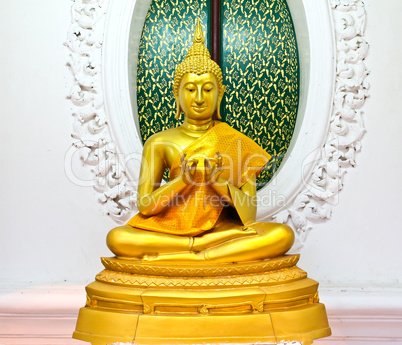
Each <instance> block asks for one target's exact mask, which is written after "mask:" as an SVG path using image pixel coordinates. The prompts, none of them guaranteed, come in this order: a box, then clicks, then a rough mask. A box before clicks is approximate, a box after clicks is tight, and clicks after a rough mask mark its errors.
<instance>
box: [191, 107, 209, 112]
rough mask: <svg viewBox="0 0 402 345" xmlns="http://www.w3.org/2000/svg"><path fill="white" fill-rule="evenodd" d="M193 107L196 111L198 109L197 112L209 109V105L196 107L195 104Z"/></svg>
mask: <svg viewBox="0 0 402 345" xmlns="http://www.w3.org/2000/svg"><path fill="white" fill-rule="evenodd" d="M191 108H193V109H194V111H196V112H197V113H202V112H203V111H204V110H205V109H207V108H208V107H196V106H193V107H191Z"/></svg>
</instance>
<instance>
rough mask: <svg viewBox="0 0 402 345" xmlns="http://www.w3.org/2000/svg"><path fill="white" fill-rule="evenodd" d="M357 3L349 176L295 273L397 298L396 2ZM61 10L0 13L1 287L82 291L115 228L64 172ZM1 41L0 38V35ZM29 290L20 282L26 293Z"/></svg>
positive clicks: (67, 120)
mask: <svg viewBox="0 0 402 345" xmlns="http://www.w3.org/2000/svg"><path fill="white" fill-rule="evenodd" d="M381 3H382V2H380V1H375V0H367V1H366V6H367V9H368V29H367V40H368V41H369V43H370V45H371V49H370V54H369V57H368V59H367V65H368V66H369V68H370V70H371V75H370V77H369V81H370V83H371V85H372V87H371V91H370V94H371V97H370V99H369V100H368V101H367V103H366V105H365V116H364V117H365V123H366V127H367V131H368V132H367V134H366V136H365V138H364V140H363V150H362V153H361V154H360V155H359V157H358V167H357V169H356V170H354V171H353V172H351V173H349V174H348V175H347V176H346V178H345V188H344V191H342V192H341V194H340V198H339V205H338V206H337V207H335V208H334V212H333V218H332V220H331V221H329V222H327V223H325V224H320V225H317V226H316V227H315V228H314V229H313V231H312V233H311V235H310V237H309V240H308V242H307V245H306V246H305V248H304V249H303V251H302V259H301V263H300V266H301V267H302V268H303V269H305V270H306V271H307V272H308V273H309V275H310V276H311V277H313V278H315V279H316V280H318V281H320V282H321V283H322V285H331V286H338V285H350V286H356V287H360V286H361V287H366V288H370V287H372V286H391V287H400V281H401V280H402V270H401V269H400V268H401V262H402V251H401V250H400V247H401V245H400V243H402V231H401V230H402V229H401V225H400V220H399V216H400V213H401V206H402V203H401V198H400V195H401V194H402V183H401V182H400V181H399V176H400V175H401V170H402V159H401V154H400V148H401V143H402V139H401V135H400V133H399V131H400V129H401V128H402V117H401V116H400V115H399V106H400V102H399V99H400V97H401V96H400V89H401V80H402V71H401V68H400V67H399V65H400V62H399V61H400V59H401V56H402V55H401V54H402V51H401V50H402V48H401V44H400V40H399V37H398V35H399V32H400V28H401V24H400V13H401V12H402V2H401V1H400V0H388V1H387V2H386V3H387V5H386V6H384V4H381ZM70 7H71V3H70V2H69V1H50V0H36V1H29V0H16V1H2V2H1V3H0V13H1V15H2V19H1V20H0V28H1V32H2V35H1V37H0V42H1V51H2V53H1V55H0V66H1V67H0V68H1V71H2V72H1V81H0V83H1V93H0V104H1V107H2V113H1V116H2V120H3V124H5V126H4V125H3V126H2V127H1V129H0V131H1V139H2V143H3V145H2V147H1V150H2V163H3V164H2V167H3V168H2V169H1V172H0V174H1V175H0V176H1V181H2V187H1V189H2V193H1V214H2V221H1V231H0V262H1V263H2V269H1V271H0V279H1V282H3V283H5V285H6V286H11V285H15V284H17V285H19V284H20V285H28V286H29V284H32V285H35V284H48V283H63V282H65V281H67V282H79V283H85V282H88V281H91V280H93V278H94V275H95V274H96V273H98V272H99V271H100V270H101V268H102V267H101V265H100V263H99V257H100V256H108V255H110V252H109V251H108V249H107V247H106V245H105V235H106V233H107V232H108V230H109V229H110V228H112V227H113V226H114V225H115V224H114V223H113V222H112V221H111V220H110V219H109V218H108V217H107V216H105V215H103V214H102V213H101V212H100V210H101V206H100V205H99V204H97V201H96V199H95V193H94V192H93V190H92V189H91V188H90V187H86V188H85V187H78V186H75V185H74V184H72V183H71V182H70V181H69V180H68V179H67V177H66V174H65V172H64V155H65V154H66V152H67V150H68V149H69V147H70V145H71V138H70V133H71V131H72V118H71V109H70V101H69V100H67V99H66V95H67V93H68V86H69V85H71V83H70V78H71V74H70V73H69V71H68V68H67V67H66V66H65V64H66V60H67V54H68V51H67V49H66V48H65V47H63V42H64V40H65V39H66V36H67V35H66V33H67V30H68V28H69V25H70ZM5 33H7V34H5ZM31 282H32V283H31Z"/></svg>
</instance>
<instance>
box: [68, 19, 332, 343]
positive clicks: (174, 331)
mask: <svg viewBox="0 0 402 345" xmlns="http://www.w3.org/2000/svg"><path fill="white" fill-rule="evenodd" d="M173 89H174V95H175V97H176V102H177V113H176V117H177V118H178V117H180V115H181V113H182V112H183V113H184V122H183V124H182V125H181V126H179V127H177V128H172V129H169V130H166V131H162V132H160V133H157V134H155V135H153V136H152V137H150V138H149V139H148V140H147V141H146V143H145V145H144V151H143V159H142V164H141V171H140V181H139V187H138V209H139V213H138V214H137V215H135V216H134V217H133V218H132V219H131V220H130V221H129V222H128V223H127V225H125V226H120V227H117V228H115V229H113V230H111V231H110V232H109V234H108V236H107V245H108V247H109V249H110V250H111V251H112V252H113V253H114V254H115V255H116V257H115V258H102V263H103V265H104V266H105V270H104V271H102V272H101V273H99V274H98V275H97V276H96V281H95V282H93V283H91V284H89V285H88V286H87V287H86V291H87V303H86V306H85V307H84V308H81V310H80V313H79V317H78V320H77V326H76V331H75V332H74V335H73V337H74V338H77V339H81V340H84V341H89V342H91V343H92V344H93V345H106V344H111V343H114V342H130V343H131V342H134V343H135V344H149V345H151V344H161V345H162V344H180V345H185V344H201V343H214V344H219V343H228V342H229V343H257V342H265V343H277V342H280V341H283V340H284V341H294V340H296V341H303V343H304V344H305V345H307V344H311V343H312V341H313V339H317V338H320V337H324V336H328V335H330V334H331V331H330V328H329V326H328V320H327V316H326V311H325V307H324V305H323V304H321V303H319V301H318V291H317V289H318V283H317V282H315V281H314V280H311V279H309V278H307V274H306V272H304V271H303V270H301V269H300V268H298V267H296V263H297V261H298V259H299V255H284V254H285V253H286V252H287V251H288V250H289V249H290V248H291V246H292V244H293V241H294V234H293V231H292V229H290V228H289V227H288V226H286V225H284V224H276V223H262V222H257V221H256V176H257V175H258V173H259V172H260V171H261V170H262V169H263V167H264V166H265V165H266V163H267V162H268V161H269V159H270V155H269V154H268V153H266V152H265V151H264V150H263V149H262V148H261V147H259V146H258V145H257V144H255V143H254V142H253V141H252V140H251V139H249V138H248V137H246V136H245V135H243V134H241V133H239V132H237V131H236V130H234V129H232V128H231V127H230V126H228V125H227V124H225V123H223V122H220V121H219V120H220V115H219V106H220V102H221V100H222V97H223V93H224V91H225V87H224V86H223V85H222V72H221V70H220V68H219V66H218V65H217V64H216V63H215V62H214V61H212V60H211V58H210V54H209V52H208V50H207V48H206V47H205V46H204V36H203V32H202V29H201V25H200V24H199V22H198V24H197V27H196V31H195V37H194V40H193V45H192V47H191V48H190V50H189V52H188V54H187V57H186V58H185V60H184V61H183V62H182V63H181V64H180V65H179V66H178V67H177V69H176V73H175V80H174V87H173ZM215 113H216V118H217V120H214V118H213V117H214V114H215ZM166 168H168V169H169V170H170V180H169V182H167V183H165V184H163V185H162V184H161V181H162V176H163V173H164V171H165V169H166Z"/></svg>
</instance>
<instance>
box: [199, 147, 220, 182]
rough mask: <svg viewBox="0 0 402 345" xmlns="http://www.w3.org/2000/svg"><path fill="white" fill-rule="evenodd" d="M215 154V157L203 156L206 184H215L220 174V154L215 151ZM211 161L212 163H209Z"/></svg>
mask: <svg viewBox="0 0 402 345" xmlns="http://www.w3.org/2000/svg"><path fill="white" fill-rule="evenodd" d="M216 156H217V158H205V160H204V170H205V181H206V182H207V183H208V184H215V183H216V182H217V181H218V178H219V176H220V175H221V174H222V167H223V164H222V155H221V154H220V153H219V152H217V153H216ZM211 162H212V163H214V164H213V165H211Z"/></svg>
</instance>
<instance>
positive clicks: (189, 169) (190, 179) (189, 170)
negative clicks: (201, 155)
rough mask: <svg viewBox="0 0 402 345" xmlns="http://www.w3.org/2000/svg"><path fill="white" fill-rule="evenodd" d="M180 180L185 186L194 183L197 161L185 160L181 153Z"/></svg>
mask: <svg viewBox="0 0 402 345" xmlns="http://www.w3.org/2000/svg"><path fill="white" fill-rule="evenodd" d="M180 162H181V172H180V174H181V178H182V180H183V182H184V183H185V184H186V185H190V184H193V183H194V176H195V173H196V171H197V164H198V160H197V159H186V154H185V153H183V154H182V156H181V158H180Z"/></svg>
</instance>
